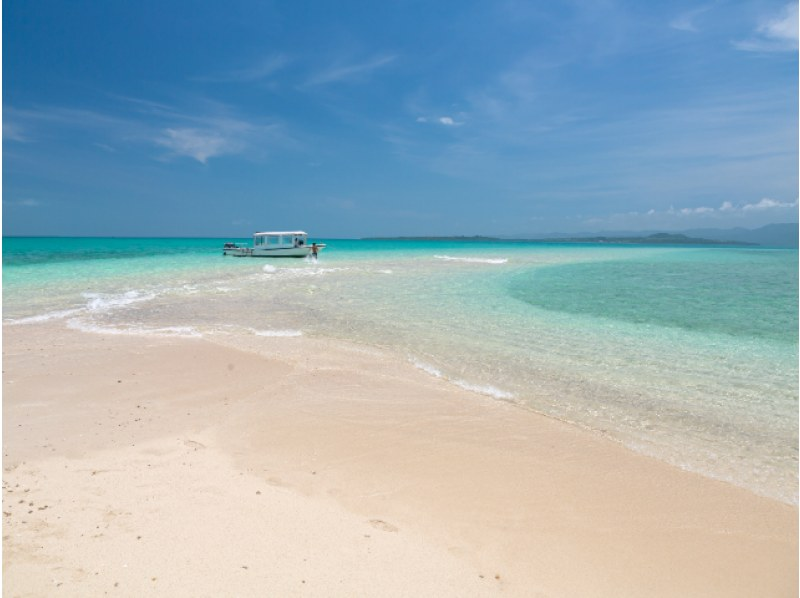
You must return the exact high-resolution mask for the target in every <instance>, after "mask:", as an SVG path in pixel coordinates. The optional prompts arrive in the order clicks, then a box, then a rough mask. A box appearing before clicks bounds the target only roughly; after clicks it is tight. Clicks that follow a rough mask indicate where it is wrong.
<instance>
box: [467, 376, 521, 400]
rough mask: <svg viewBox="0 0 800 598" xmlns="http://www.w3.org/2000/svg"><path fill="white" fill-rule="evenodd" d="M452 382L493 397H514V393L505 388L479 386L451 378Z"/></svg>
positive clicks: (507, 398)
mask: <svg viewBox="0 0 800 598" xmlns="http://www.w3.org/2000/svg"><path fill="white" fill-rule="evenodd" d="M453 384H455V385H456V386H460V387H461V388H463V389H464V390H468V391H470V392H477V393H478V394H482V395H487V396H490V397H493V398H495V399H504V400H509V399H513V398H514V395H513V394H511V393H510V392H506V391H505V390H501V389H499V388H496V387H494V386H480V385H478V384H470V383H469V382H465V381H463V380H453Z"/></svg>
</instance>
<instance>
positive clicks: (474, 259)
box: [433, 255, 508, 264]
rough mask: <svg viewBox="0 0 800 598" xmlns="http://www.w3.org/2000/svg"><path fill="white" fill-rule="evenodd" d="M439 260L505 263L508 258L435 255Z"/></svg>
mask: <svg viewBox="0 0 800 598" xmlns="http://www.w3.org/2000/svg"><path fill="white" fill-rule="evenodd" d="M433 257H435V258H436V259H437V260H448V261H451V262H468V263H471V264H505V263H506V262H508V259H506V258H504V257H498V258H483V257H453V256H452V255H434V256H433Z"/></svg>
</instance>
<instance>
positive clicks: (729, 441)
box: [3, 238, 798, 502]
mask: <svg viewBox="0 0 800 598" xmlns="http://www.w3.org/2000/svg"><path fill="white" fill-rule="evenodd" d="M241 241H242V242H246V240H244V239H243V240H241ZM324 242H326V243H327V245H328V248H327V249H325V250H324V251H323V253H322V254H321V257H320V260H319V262H318V263H311V262H308V261H306V260H297V259H289V260H266V259H250V258H244V259H238V258H232V257H223V256H222V251H221V246H222V240H218V239H16V238H13V239H4V246H3V264H4V268H3V302H4V314H3V317H4V321H5V322H6V323H7V324H12V325H25V324H26V323H32V322H37V321H43V320H51V321H54V322H63V325H66V326H70V327H74V328H77V329H81V330H87V331H93V332H102V333H106V334H109V333H115V334H159V335H179V336H206V337H209V338H211V339H212V340H213V339H214V338H218V339H219V338H221V337H224V338H225V341H226V342H228V343H231V342H232V343H234V344H235V343H236V339H237V338H238V339H245V337H249V338H252V337H253V336H254V335H270V336H283V337H286V338H287V342H291V340H290V339H291V337H292V336H297V335H307V336H324V337H332V338H339V339H347V340H354V341H358V342H362V343H365V344H367V345H372V346H380V347H384V348H388V349H391V350H394V351H397V352H398V353H399V354H401V355H403V356H405V357H406V358H407V359H408V360H409V361H410V362H411V363H413V364H414V365H416V366H417V367H419V368H421V369H422V370H424V371H426V372H428V373H429V374H431V375H435V376H440V377H442V378H445V379H447V380H450V381H451V382H453V383H454V384H458V385H460V386H463V387H465V388H469V389H471V390H474V391H476V392H480V393H483V394H486V395H489V396H493V397H495V398H496V399H497V400H506V401H513V402H515V403H518V404H520V405H523V406H526V407H529V408H532V409H535V410H536V411H539V412H542V413H545V414H547V415H550V416H553V417H556V418H559V419H563V420H566V421H570V422H574V423H576V424H578V425H581V426H584V427H587V428H590V429H594V430H603V431H605V433H607V434H608V435H610V436H611V437H613V438H615V439H617V440H619V441H621V442H624V443H625V444H626V445H628V446H630V447H631V448H633V449H634V450H637V451H640V452H643V453H646V454H649V455H653V456H655V457H657V458H660V459H663V460H666V461H668V462H670V463H673V464H676V465H678V466H681V467H684V468H687V469H690V470H693V471H697V472H700V473H703V474H705V475H709V476H711V477H715V478H718V479H723V480H727V481H731V482H733V483H735V484H738V485H740V486H744V487H747V488H750V489H752V490H753V491H755V492H758V493H760V494H763V495H766V496H770V497H774V498H778V499H780V500H783V501H786V502H796V496H797V399H798V384H797V380H798V371H797V358H798V354H797V347H798V334H797V331H798V314H797V305H798V290H797V287H798V282H797V271H798V262H797V251H796V250H784V249H774V250H773V249H757V248H745V249H742V248H718V247H713V248H712V247H697V248H692V247H643V246H613V245H568V244H564V245H558V244H535V243H511V242H486V241H484V242H477V241H472V242H423V241H343V240H324Z"/></svg>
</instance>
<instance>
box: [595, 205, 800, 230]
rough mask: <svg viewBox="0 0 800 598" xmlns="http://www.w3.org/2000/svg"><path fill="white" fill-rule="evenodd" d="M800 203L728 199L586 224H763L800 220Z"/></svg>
mask: <svg viewBox="0 0 800 598" xmlns="http://www.w3.org/2000/svg"><path fill="white" fill-rule="evenodd" d="M797 206H798V202H797V200H795V201H794V202H786V201H778V200H775V199H769V198H764V199H761V200H760V201H758V202H755V203H750V204H738V205H737V204H734V203H732V202H730V201H724V202H722V203H721V204H720V206H719V207H716V208H712V207H709V206H698V207H682V208H675V207H674V206H670V207H669V208H667V209H662V210H659V209H655V208H652V209H650V210H647V211H645V212H637V211H631V212H621V213H617V214H611V215H609V216H604V217H596V218H591V219H588V220H585V221H584V222H583V224H584V225H588V226H592V227H604V228H608V229H618V230H622V229H631V230H634V229H659V228H660V229H665V230H682V229H686V228H692V227H700V226H709V227H715V228H724V227H729V226H750V227H756V226H763V225H765V224H770V223H773V222H796V220H797Z"/></svg>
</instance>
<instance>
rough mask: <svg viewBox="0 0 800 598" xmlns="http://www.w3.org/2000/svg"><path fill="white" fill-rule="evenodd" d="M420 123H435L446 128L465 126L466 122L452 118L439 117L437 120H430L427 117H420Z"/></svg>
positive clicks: (418, 119)
mask: <svg viewBox="0 0 800 598" xmlns="http://www.w3.org/2000/svg"><path fill="white" fill-rule="evenodd" d="M417 122H418V123H434V124H438V125H443V126H445V127H460V126H461V125H463V124H464V121H463V120H462V121H457V120H455V119H454V118H453V117H452V116H438V117H435V118H429V117H427V116H419V117H417Z"/></svg>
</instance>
